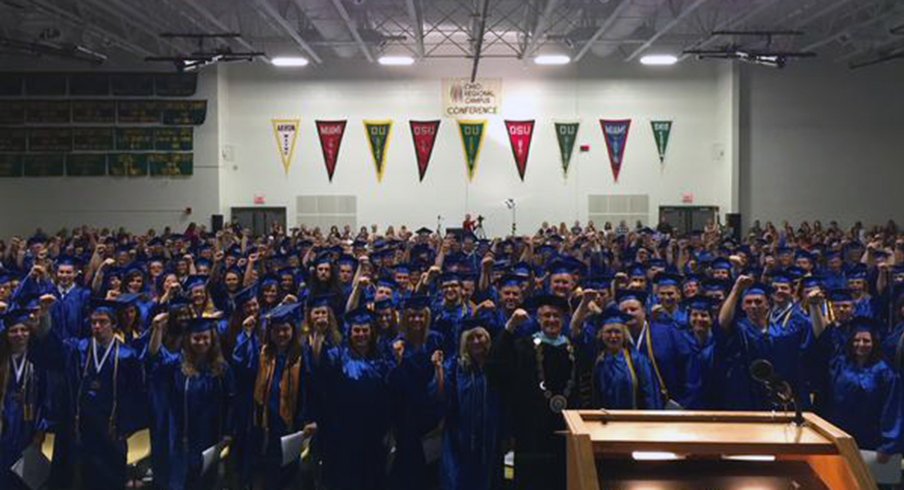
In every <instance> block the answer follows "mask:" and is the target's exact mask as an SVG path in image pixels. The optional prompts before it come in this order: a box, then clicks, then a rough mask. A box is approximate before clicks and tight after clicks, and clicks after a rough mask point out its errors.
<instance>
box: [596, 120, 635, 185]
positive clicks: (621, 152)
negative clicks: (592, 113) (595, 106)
mask: <svg viewBox="0 0 904 490" xmlns="http://www.w3.org/2000/svg"><path fill="white" fill-rule="evenodd" d="M600 125H601V126H602V128H603V137H604V139H605V140H606V150H608V151H609V164H610V165H611V166H612V175H613V176H614V177H615V181H616V182H618V174H619V172H621V167H622V162H623V159H624V156H625V145H627V143H628V130H629V129H631V120H630V119H600Z"/></svg>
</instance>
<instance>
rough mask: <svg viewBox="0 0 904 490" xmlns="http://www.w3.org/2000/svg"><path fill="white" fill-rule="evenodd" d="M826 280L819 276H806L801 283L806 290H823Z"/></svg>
mask: <svg viewBox="0 0 904 490" xmlns="http://www.w3.org/2000/svg"><path fill="white" fill-rule="evenodd" d="M824 280H825V278H823V277H822V276H818V275H811V276H804V277H803V278H801V280H800V282H801V285H803V288H804V289H811V288H821V287H822V286H823V282H824Z"/></svg>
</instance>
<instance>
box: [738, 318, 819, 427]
mask: <svg viewBox="0 0 904 490" xmlns="http://www.w3.org/2000/svg"><path fill="white" fill-rule="evenodd" d="M720 334H722V332H720ZM725 337H726V338H725V339H724V340H723V341H724V342H725V343H724V344H723V347H724V348H725V353H726V357H727V359H725V360H726V362H727V364H729V365H728V366H726V368H727V375H728V378H727V379H726V381H725V382H726V400H725V408H727V409H729V410H768V409H770V408H771V407H772V403H771V401H770V400H769V398H768V396H767V395H766V393H765V390H764V389H763V388H762V387H761V386H760V385H759V383H758V382H757V381H755V380H753V379H752V378H751V377H750V364H751V363H752V362H753V361H755V360H757V359H765V360H767V361H769V362H771V363H772V365H773V367H774V368H775V374H776V375H777V376H779V377H780V378H781V379H783V380H785V381H787V382H788V383H789V384H790V385H791V389H792V390H794V392H795V393H797V394H800V395H801V396H800V401H801V403H802V405H803V406H802V407H801V408H803V409H807V408H808V407H809V400H808V397H806V396H803V394H804V393H805V389H806V371H805V369H804V365H803V364H804V363H803V362H802V359H804V358H805V357H808V355H809V354H810V351H811V350H812V349H813V348H814V345H815V343H814V337H813V329H812V327H811V325H810V323H809V320H807V321H806V322H799V321H788V322H786V323H785V322H782V323H774V322H770V323H769V325H768V327H767V328H766V330H765V331H761V330H760V328H759V327H757V326H756V325H754V324H753V323H752V322H751V321H750V320H748V319H747V318H746V317H742V318H739V319H737V320H735V323H734V328H733V329H732V331H731V332H730V333H729V334H728V335H726V336H725Z"/></svg>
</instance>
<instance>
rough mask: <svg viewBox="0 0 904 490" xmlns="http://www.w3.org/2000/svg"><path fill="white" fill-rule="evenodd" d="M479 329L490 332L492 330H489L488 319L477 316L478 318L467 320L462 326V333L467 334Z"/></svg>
mask: <svg viewBox="0 0 904 490" xmlns="http://www.w3.org/2000/svg"><path fill="white" fill-rule="evenodd" d="M478 327H479V328H483V329H486V330H490V328H488V326H487V321H486V318H484V317H482V316H476V317H467V318H465V319H464V321H463V322H462V324H461V331H462V333H464V332H467V331H468V330H473V329H475V328H478Z"/></svg>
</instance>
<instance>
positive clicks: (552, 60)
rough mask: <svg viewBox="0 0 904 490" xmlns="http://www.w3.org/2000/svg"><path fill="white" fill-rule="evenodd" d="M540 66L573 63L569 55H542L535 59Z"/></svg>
mask: <svg viewBox="0 0 904 490" xmlns="http://www.w3.org/2000/svg"><path fill="white" fill-rule="evenodd" d="M534 63H536V64H538V65H567V64H568V63H571V56H568V55H567V54H541V55H539V56H537V57H535V58H534Z"/></svg>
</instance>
